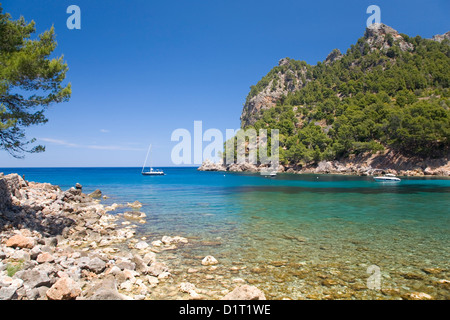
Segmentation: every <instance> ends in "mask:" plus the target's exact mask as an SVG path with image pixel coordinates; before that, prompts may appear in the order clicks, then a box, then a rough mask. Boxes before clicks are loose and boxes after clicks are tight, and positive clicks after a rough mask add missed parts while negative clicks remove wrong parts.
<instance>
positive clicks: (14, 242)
mask: <svg viewBox="0 0 450 320" xmlns="http://www.w3.org/2000/svg"><path fill="white" fill-rule="evenodd" d="M6 246H7V247H13V248H16V247H17V248H28V249H31V248H33V247H34V240H33V239H32V238H28V237H24V236H23V235H21V234H16V235H14V236H12V237H11V238H9V239H8V241H6Z"/></svg>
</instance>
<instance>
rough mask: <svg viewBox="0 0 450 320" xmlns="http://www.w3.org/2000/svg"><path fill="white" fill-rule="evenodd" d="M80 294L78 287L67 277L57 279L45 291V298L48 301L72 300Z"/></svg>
mask: <svg viewBox="0 0 450 320" xmlns="http://www.w3.org/2000/svg"><path fill="white" fill-rule="evenodd" d="M80 294H81V288H80V285H79V284H78V283H77V282H76V281H74V280H72V279H71V278H68V277H66V278H61V279H59V280H58V281H56V282H55V284H54V285H53V286H51V288H50V289H49V290H47V297H48V299H50V300H73V299H75V298H76V297H78V296H79V295H80Z"/></svg>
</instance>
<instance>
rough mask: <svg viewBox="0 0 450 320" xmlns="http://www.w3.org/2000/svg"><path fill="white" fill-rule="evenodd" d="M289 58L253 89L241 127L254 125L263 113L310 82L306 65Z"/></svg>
mask: <svg viewBox="0 0 450 320" xmlns="http://www.w3.org/2000/svg"><path fill="white" fill-rule="evenodd" d="M295 62H296V61H293V60H291V59H289V58H283V59H281V60H280V61H279V62H278V66H277V67H275V68H274V69H272V71H271V72H270V73H269V74H268V75H267V76H266V77H264V78H263V80H262V81H261V82H260V83H259V84H258V85H257V86H258V88H257V87H255V86H253V87H252V92H250V93H249V95H248V97H247V101H246V103H245V105H244V110H243V111H242V116H241V126H242V127H243V128H244V127H246V126H248V125H252V124H254V123H255V121H256V120H257V119H258V115H259V114H260V113H261V111H263V110H266V109H270V108H272V107H274V106H276V104H277V101H279V100H280V99H281V97H283V96H284V95H287V94H288V93H290V92H294V91H297V90H300V89H301V88H303V87H304V86H305V84H306V83H307V82H308V77H307V71H308V65H307V64H306V63H302V64H296V63H295Z"/></svg>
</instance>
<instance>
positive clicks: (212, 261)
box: [202, 256, 219, 266]
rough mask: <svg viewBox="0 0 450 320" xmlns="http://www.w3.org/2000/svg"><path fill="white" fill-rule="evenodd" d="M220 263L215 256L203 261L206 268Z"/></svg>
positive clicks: (207, 257)
mask: <svg viewBox="0 0 450 320" xmlns="http://www.w3.org/2000/svg"><path fill="white" fill-rule="evenodd" d="M218 263H219V261H217V259H216V258H214V257H213V256H206V257H205V258H203V260H202V265H204V266H212V265H215V264H218Z"/></svg>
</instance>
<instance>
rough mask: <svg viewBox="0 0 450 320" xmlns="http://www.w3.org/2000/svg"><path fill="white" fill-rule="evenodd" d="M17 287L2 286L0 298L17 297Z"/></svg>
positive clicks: (9, 298)
mask: <svg viewBox="0 0 450 320" xmlns="http://www.w3.org/2000/svg"><path fill="white" fill-rule="evenodd" d="M16 291H17V287H14V286H9V287H2V288H0V300H11V299H13V298H14V297H15V295H16Z"/></svg>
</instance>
